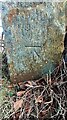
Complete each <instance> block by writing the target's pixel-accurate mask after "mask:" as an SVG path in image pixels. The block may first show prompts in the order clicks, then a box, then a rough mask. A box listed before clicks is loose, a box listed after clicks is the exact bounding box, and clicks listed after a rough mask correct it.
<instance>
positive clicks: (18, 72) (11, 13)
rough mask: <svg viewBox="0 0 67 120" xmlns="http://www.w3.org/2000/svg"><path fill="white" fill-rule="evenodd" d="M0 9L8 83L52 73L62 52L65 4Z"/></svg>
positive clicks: (13, 5) (6, 5)
mask: <svg viewBox="0 0 67 120" xmlns="http://www.w3.org/2000/svg"><path fill="white" fill-rule="evenodd" d="M2 8H3V12H2V20H3V28H4V33H5V45H6V52H7V57H8V64H9V70H10V76H11V79H13V80H27V79H35V78H37V77H41V76H42V75H44V74H45V73H48V72H49V71H52V70H53V69H54V66H55V63H57V62H60V59H61V53H62V51H63V34H64V28H65V9H64V3H50V2H47V3H21V2H20V3H16V4H15V3H4V4H3V5H2Z"/></svg>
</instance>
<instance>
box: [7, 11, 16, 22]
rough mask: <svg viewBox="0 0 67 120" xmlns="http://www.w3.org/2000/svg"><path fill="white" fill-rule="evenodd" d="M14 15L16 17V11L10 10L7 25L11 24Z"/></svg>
mask: <svg viewBox="0 0 67 120" xmlns="http://www.w3.org/2000/svg"><path fill="white" fill-rule="evenodd" d="M15 15H16V9H12V10H10V12H9V14H8V22H9V23H12V19H13V16H15Z"/></svg>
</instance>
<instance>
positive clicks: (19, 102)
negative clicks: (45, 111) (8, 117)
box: [14, 100, 23, 112]
mask: <svg viewBox="0 0 67 120" xmlns="http://www.w3.org/2000/svg"><path fill="white" fill-rule="evenodd" d="M22 104H23V100H17V101H16V102H14V110H15V112H16V111H17V110H18V109H19V108H21V107H22Z"/></svg>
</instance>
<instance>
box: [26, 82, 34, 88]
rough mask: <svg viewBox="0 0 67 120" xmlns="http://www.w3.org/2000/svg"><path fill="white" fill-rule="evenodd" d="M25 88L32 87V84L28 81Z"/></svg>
mask: <svg viewBox="0 0 67 120" xmlns="http://www.w3.org/2000/svg"><path fill="white" fill-rule="evenodd" d="M25 86H27V87H33V86H32V82H30V81H28V82H27V83H26V84H25Z"/></svg>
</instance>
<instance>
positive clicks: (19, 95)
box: [17, 91, 25, 97]
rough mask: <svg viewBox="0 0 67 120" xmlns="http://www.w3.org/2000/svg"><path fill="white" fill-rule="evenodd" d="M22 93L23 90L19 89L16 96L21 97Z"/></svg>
mask: <svg viewBox="0 0 67 120" xmlns="http://www.w3.org/2000/svg"><path fill="white" fill-rule="evenodd" d="M24 93H25V91H19V92H17V96H18V97H21V96H22V95H23V94H24Z"/></svg>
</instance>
